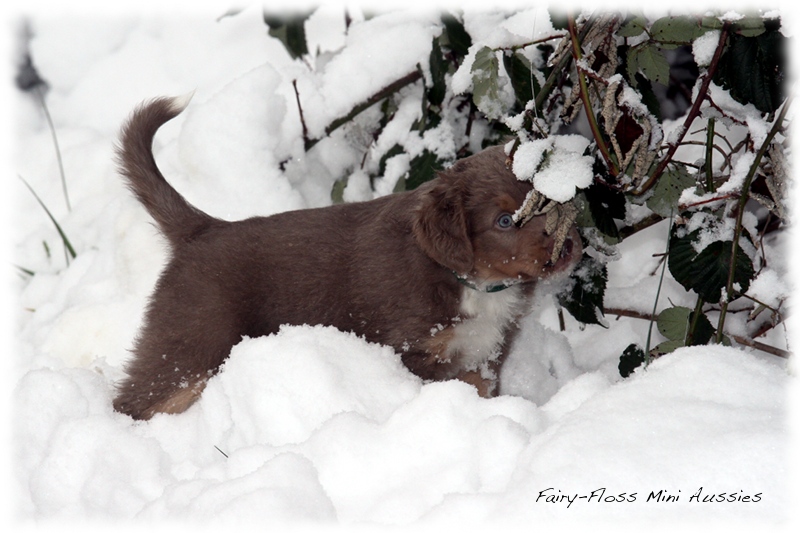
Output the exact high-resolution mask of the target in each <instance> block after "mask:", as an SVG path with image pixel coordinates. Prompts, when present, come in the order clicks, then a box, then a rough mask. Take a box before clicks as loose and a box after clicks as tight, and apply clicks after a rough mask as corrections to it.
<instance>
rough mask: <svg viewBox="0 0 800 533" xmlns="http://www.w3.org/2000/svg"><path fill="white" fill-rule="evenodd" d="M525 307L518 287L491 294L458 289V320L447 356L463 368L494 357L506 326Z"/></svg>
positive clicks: (468, 367)
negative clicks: (459, 296) (458, 362)
mask: <svg viewBox="0 0 800 533" xmlns="http://www.w3.org/2000/svg"><path fill="white" fill-rule="evenodd" d="M527 307H528V298H526V296H525V294H524V293H523V290H522V287H520V286H514V287H509V288H507V289H505V290H503V291H500V292H493V293H487V292H483V291H479V290H474V289H471V288H469V287H464V288H462V290H461V308H460V310H459V321H458V322H457V323H456V324H455V326H453V329H454V335H453V338H452V340H451V341H450V343H449V346H448V350H447V351H448V353H447V355H448V356H450V357H452V358H457V359H458V360H459V361H460V362H461V364H462V365H463V367H464V368H465V369H467V370H472V369H478V368H479V367H481V366H482V365H483V363H486V362H487V361H491V360H494V359H496V358H497V357H498V356H499V355H500V347H501V345H502V344H503V339H504V338H505V336H506V333H507V332H508V330H509V327H510V326H511V325H512V323H513V321H514V320H516V319H517V318H518V317H519V316H521V315H522V314H524V313H525V312H526V311H527V310H528V309H527Z"/></svg>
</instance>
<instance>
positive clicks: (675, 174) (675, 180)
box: [647, 165, 697, 217]
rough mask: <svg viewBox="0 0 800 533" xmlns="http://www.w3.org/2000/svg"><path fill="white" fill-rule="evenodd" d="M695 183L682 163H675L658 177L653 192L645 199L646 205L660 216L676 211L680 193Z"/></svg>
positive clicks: (666, 215)
mask: <svg viewBox="0 0 800 533" xmlns="http://www.w3.org/2000/svg"><path fill="white" fill-rule="evenodd" d="M695 185H697V182H696V181H695V178H694V177H693V176H691V175H690V174H689V171H688V170H686V167H685V166H684V165H675V166H674V167H672V168H670V169H669V170H667V171H666V172H664V174H662V175H661V177H660V178H658V181H657V182H656V185H655V187H653V194H652V196H650V198H648V199H647V207H649V208H650V210H652V211H653V212H654V213H656V214H658V215H661V216H662V217H668V216H670V214H672V213H677V212H678V200H679V199H680V197H681V193H682V192H683V191H684V190H685V189H688V188H690V187H694V186H695Z"/></svg>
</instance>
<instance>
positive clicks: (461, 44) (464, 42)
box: [442, 14, 472, 63]
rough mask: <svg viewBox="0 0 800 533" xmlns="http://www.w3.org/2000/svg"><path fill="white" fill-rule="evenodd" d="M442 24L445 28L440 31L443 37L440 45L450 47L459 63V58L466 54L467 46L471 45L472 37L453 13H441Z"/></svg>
mask: <svg viewBox="0 0 800 533" xmlns="http://www.w3.org/2000/svg"><path fill="white" fill-rule="evenodd" d="M442 24H444V30H445V31H444V32H443V33H442V36H443V37H444V38H445V39H444V40H443V41H442V45H443V46H446V47H448V48H450V50H452V51H453V53H454V54H455V55H456V57H457V58H458V59H459V63H460V59H462V58H463V57H464V56H466V55H467V53H468V52H469V47H470V46H472V37H470V36H469V33H467V30H466V29H464V24H462V23H461V21H460V20H458V19H457V18H455V17H454V16H453V15H449V14H446V15H442Z"/></svg>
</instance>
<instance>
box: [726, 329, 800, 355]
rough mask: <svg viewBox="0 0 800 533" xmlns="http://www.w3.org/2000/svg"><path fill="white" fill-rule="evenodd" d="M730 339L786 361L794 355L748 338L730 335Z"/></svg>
mask: <svg viewBox="0 0 800 533" xmlns="http://www.w3.org/2000/svg"><path fill="white" fill-rule="evenodd" d="M730 337H731V338H732V339H733V340H735V341H736V342H738V343H739V344H744V345H745V346H749V347H751V348H755V349H756V350H761V351H762V352H766V353H769V354H772V355H777V356H778V357H783V358H784V359H788V358H789V357H790V356H791V355H792V353H791V352H788V351H786V350H781V349H780V348H775V347H774V346H770V345H768V344H764V343H763V342H758V341H755V340H753V339H748V338H747V337H742V336H740V335H730Z"/></svg>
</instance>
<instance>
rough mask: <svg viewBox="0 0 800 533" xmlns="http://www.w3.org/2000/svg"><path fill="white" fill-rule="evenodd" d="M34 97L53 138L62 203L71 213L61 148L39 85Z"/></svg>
mask: <svg viewBox="0 0 800 533" xmlns="http://www.w3.org/2000/svg"><path fill="white" fill-rule="evenodd" d="M34 91H35V93H36V95H37V96H38V97H39V103H40V104H41V106H42V110H44V117H45V119H47V125H48V126H49V127H50V135H51V136H52V137H53V146H54V147H55V150H56V161H57V162H58V171H59V173H60V174H61V188H62V189H63V190H64V201H66V202H67V211H72V206H71V205H70V203H69V194H68V193H67V175H66V173H65V172H64V163H63V161H62V160H61V148H59V146H58V136H57V135H56V127H55V125H54V124H53V119H52V117H51V116H50V110H49V109H48V108H47V103H46V102H45V100H44V92H43V91H42V87H41V85H38V86H36V87H35V89H34Z"/></svg>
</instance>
